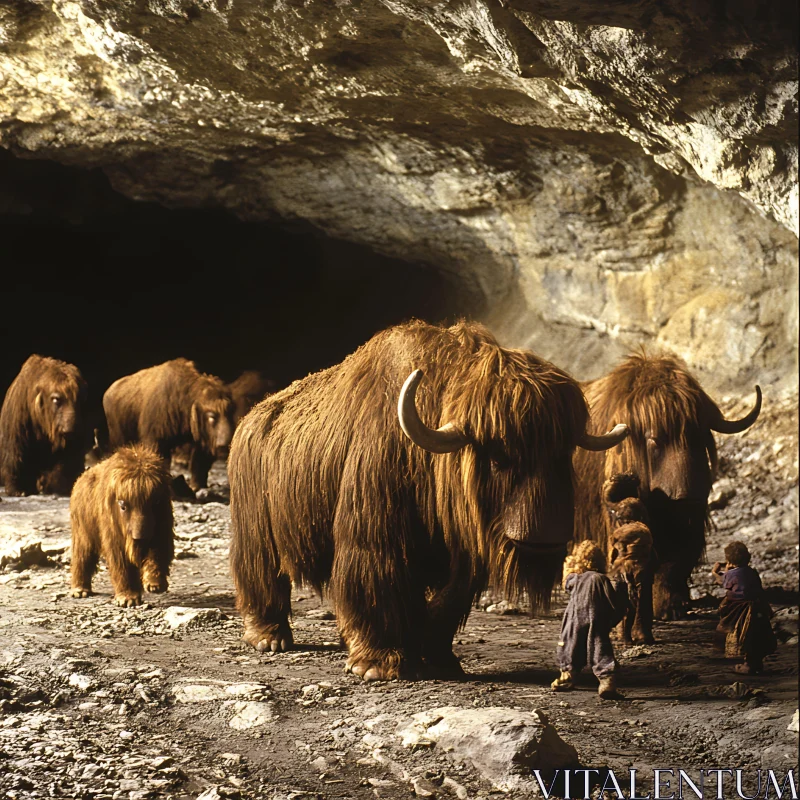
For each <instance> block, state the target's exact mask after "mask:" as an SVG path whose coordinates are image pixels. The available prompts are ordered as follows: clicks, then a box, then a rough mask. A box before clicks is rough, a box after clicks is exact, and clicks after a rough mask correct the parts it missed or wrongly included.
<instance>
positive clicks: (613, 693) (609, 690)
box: [597, 675, 625, 700]
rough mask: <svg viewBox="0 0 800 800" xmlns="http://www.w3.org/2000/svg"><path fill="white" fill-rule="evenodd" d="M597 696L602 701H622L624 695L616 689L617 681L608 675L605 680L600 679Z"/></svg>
mask: <svg viewBox="0 0 800 800" xmlns="http://www.w3.org/2000/svg"><path fill="white" fill-rule="evenodd" d="M597 694H599V695H600V698H601V699H602V700H624V699H625V695H624V694H622V692H620V691H619V690H618V689H617V681H616V678H615V677H614V676H613V675H608V676H607V677H605V678H600V686H599V687H598V689H597Z"/></svg>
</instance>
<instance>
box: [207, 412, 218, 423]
mask: <svg viewBox="0 0 800 800" xmlns="http://www.w3.org/2000/svg"><path fill="white" fill-rule="evenodd" d="M206 419H207V420H208V421H209V422H210V423H212V424H213V423H215V422H216V421H217V415H216V414H215V413H214V412H213V411H209V412H208V413H207V414H206Z"/></svg>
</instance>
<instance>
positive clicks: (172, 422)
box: [103, 358, 234, 490]
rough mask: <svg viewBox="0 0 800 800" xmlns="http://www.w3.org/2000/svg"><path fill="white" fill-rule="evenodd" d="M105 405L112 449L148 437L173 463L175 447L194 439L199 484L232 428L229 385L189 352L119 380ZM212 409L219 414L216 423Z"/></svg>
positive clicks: (192, 463) (194, 483)
mask: <svg viewBox="0 0 800 800" xmlns="http://www.w3.org/2000/svg"><path fill="white" fill-rule="evenodd" d="M103 409H104V411H105V414H106V422H107V424H108V437H109V444H110V446H111V448H112V449H116V448H118V447H121V446H122V445H125V444H131V443H134V442H144V443H146V444H151V445H153V446H154V447H155V448H156V449H157V450H158V452H159V454H160V455H161V457H162V458H163V459H164V460H165V461H167V463H169V459H170V454H171V453H172V451H173V450H174V449H175V448H176V447H178V446H180V445H183V444H188V445H190V446H191V448H192V452H191V455H190V459H189V471H190V472H191V478H190V480H189V485H190V486H191V487H192V489H194V490H197V489H201V488H203V487H205V486H207V485H208V471H209V469H210V468H211V465H212V464H213V463H214V460H215V459H216V458H217V457H220V456H221V455H222V451H224V450H225V449H226V448H227V446H228V444H229V443H230V440H231V436H232V434H233V428H234V423H233V414H234V406H233V398H232V397H231V392H230V389H228V387H227V386H225V384H224V383H223V382H222V381H221V380H220V379H219V378H216V377H214V376H213V375H204V374H202V373H200V372H198V371H197V368H196V367H195V365H194V363H193V362H192V361H187V360H186V359H185V358H176V359H174V360H172V361H167V362H165V363H164V364H159V365H158V366H156V367H150V368H148V369H143V370H140V371H139V372H136V373H134V374H133V375H128V376H126V377H124V378H120V379H119V380H118V381H115V382H114V383H113V384H111V386H110V387H109V388H108V390H107V391H106V393H105V395H103ZM208 414H214V415H216V418H217V422H216V423H215V424H213V425H212V424H211V423H210V422H209V421H208V418H207V415H208Z"/></svg>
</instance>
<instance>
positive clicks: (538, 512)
mask: <svg viewBox="0 0 800 800" xmlns="http://www.w3.org/2000/svg"><path fill="white" fill-rule="evenodd" d="M423 370H424V373H423ZM423 374H424V377H423ZM423 420H424V421H423ZM587 421H588V413H587V409H586V404H585V401H584V399H583V395H582V394H581V391H580V388H579V387H578V385H577V384H576V383H575V381H573V380H572V379H571V378H570V377H569V376H568V375H566V374H565V373H564V372H562V371H561V370H559V369H557V368H556V367H554V366H553V365H552V364H549V363H547V362H546V361H543V360H541V359H539V358H537V357H536V356H535V355H533V354H532V353H529V352H525V351H522V350H507V349H504V348H502V347H500V346H499V345H498V344H497V342H496V341H495V340H494V338H493V337H492V335H491V334H490V333H489V331H488V330H486V329H485V328H483V327H481V326H479V325H475V324H467V323H459V324H457V325H455V326H453V327H451V328H440V327H435V326H431V325H427V324H424V323H421V322H412V323H408V324H405V325H401V326H398V327H395V328H390V329H388V330H386V331H384V332H382V333H379V334H377V335H376V336H374V337H373V338H372V339H371V340H370V341H368V342H367V343H366V344H365V345H363V346H362V347H361V348H359V349H358V350H357V351H356V352H355V353H353V354H352V355H351V356H349V357H348V358H346V359H345V360H344V361H343V362H342V363H340V364H338V365H336V366H334V367H331V368H330V369H327V370H324V371H322V372H318V373H316V374H313V375H309V376H308V377H306V378H304V379H303V380H300V381H297V382H295V383H294V384H292V385H291V386H289V387H288V388H287V389H285V390H283V391H281V392H278V393H277V394H274V395H271V396H270V397H268V398H267V399H266V400H264V401H263V402H262V403H260V404H259V405H257V406H256V407H255V408H254V409H253V410H252V411H251V412H250V414H248V416H247V417H246V418H245V419H244V420H243V421H242V423H241V424H240V425H239V427H238V428H237V430H236V434H235V436H234V439H233V444H232V446H231V455H230V459H229V462H228V475H229V479H230V486H231V518H232V526H233V534H232V541H231V569H232V574H233V579H234V584H235V587H236V594H237V602H238V606H239V609H240V611H241V613H242V616H243V619H244V628H245V629H244V639H245V641H247V642H249V643H250V644H251V645H253V646H254V647H256V648H257V649H259V650H265V649H271V650H273V651H280V650H285V649H287V648H289V647H291V646H292V633H291V629H290V626H289V615H290V590H291V583H292V582H295V583H300V582H306V583H309V584H311V585H313V586H314V587H316V588H317V589H318V590H319V591H321V590H322V589H323V588H326V589H327V590H328V591H329V592H330V595H331V597H332V600H333V603H334V605H335V607H336V613H337V619H338V621H339V628H340V632H341V635H342V638H343V640H344V641H345V643H346V644H347V647H348V649H349V657H348V660H347V669H349V670H350V671H352V672H353V673H354V674H356V675H359V676H362V677H363V678H364V679H365V680H380V679H391V678H393V677H397V676H400V675H413V674H415V673H416V672H417V670H418V668H419V667H420V666H422V665H423V664H425V665H426V666H427V667H430V668H434V669H458V661H457V659H456V657H455V656H454V654H453V652H452V641H453V636H454V634H455V633H456V631H457V629H458V628H459V626H460V625H462V624H463V623H464V622H465V621H466V619H467V617H468V615H469V613H470V609H471V606H472V602H473V600H474V598H475V596H476V595H477V593H478V592H479V591H481V590H482V589H483V588H485V587H486V586H487V584H488V583H489V582H492V583H493V584H495V585H497V586H498V588H501V589H504V590H505V591H506V592H507V593H508V594H510V595H512V596H513V595H515V594H519V593H520V592H522V591H523V590H525V591H527V592H528V593H529V596H530V598H531V602H532V603H533V604H537V603H546V602H547V601H548V600H549V596H550V592H551V589H552V586H553V583H554V581H555V580H556V579H557V578H558V577H559V575H560V572H561V564H562V561H563V559H564V555H565V553H566V543H567V541H568V540H569V539H570V538H571V537H572V526H573V487H572V464H571V460H572V453H573V450H574V448H575V447H576V446H583V447H589V448H591V449H598V450H600V449H605V448H608V447H612V446H613V445H614V444H617V443H618V442H620V441H621V440H622V439H623V438H624V436H625V435H626V429H625V426H618V427H617V428H616V429H615V430H614V431H613V432H612V433H611V434H608V435H604V436H588V435H587V434H586V425H587Z"/></svg>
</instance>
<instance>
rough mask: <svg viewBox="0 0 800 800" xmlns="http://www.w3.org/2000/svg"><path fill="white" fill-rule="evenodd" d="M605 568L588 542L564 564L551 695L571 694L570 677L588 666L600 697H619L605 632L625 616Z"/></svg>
mask: <svg viewBox="0 0 800 800" xmlns="http://www.w3.org/2000/svg"><path fill="white" fill-rule="evenodd" d="M605 568H606V557H605V555H604V554H603V551H602V550H601V549H600V548H599V547H598V546H597V545H596V544H594V542H581V543H580V544H579V545H578V546H577V547H576V548H575V550H574V551H573V553H572V554H571V555H569V556H567V559H566V561H565V562H564V579H563V586H564V588H565V589H566V590H567V591H568V592H569V593H570V597H569V602H568V603H567V608H566V610H565V611H564V618H563V620H562V622H561V639H560V641H559V643H558V666H559V669H560V670H561V674H560V675H559V677H558V678H556V679H555V680H554V681H553V683H552V685H551V688H552V689H554V690H555V691H557V692H558V691H567V690H569V689H572V687H573V684H574V679H575V675H576V674H577V673H578V672H580V671H581V670H582V669H583V668H584V667H585V666H587V665H588V666H590V667H591V669H592V672H593V673H594V674H595V676H596V677H597V679H598V680H599V681H600V686H599V688H598V690H597V693H598V694H599V695H600V697H601V698H603V699H604V700H614V699H620V698H622V697H623V695H622V694H620V692H619V691H618V690H617V685H616V680H615V675H614V673H615V670H616V668H617V664H616V660H615V658H614V648H613V646H612V644H611V631H612V629H613V628H614V626H615V625H616V624H617V623H618V622H619V621H620V620H621V619H622V615H623V614H624V613H625V608H626V605H627V591H626V588H625V584H624V583H622V584H619V583H614V582H612V581H611V580H609V578H608V577H607V576H606V575H604V574H603V573H604V572H605Z"/></svg>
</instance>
